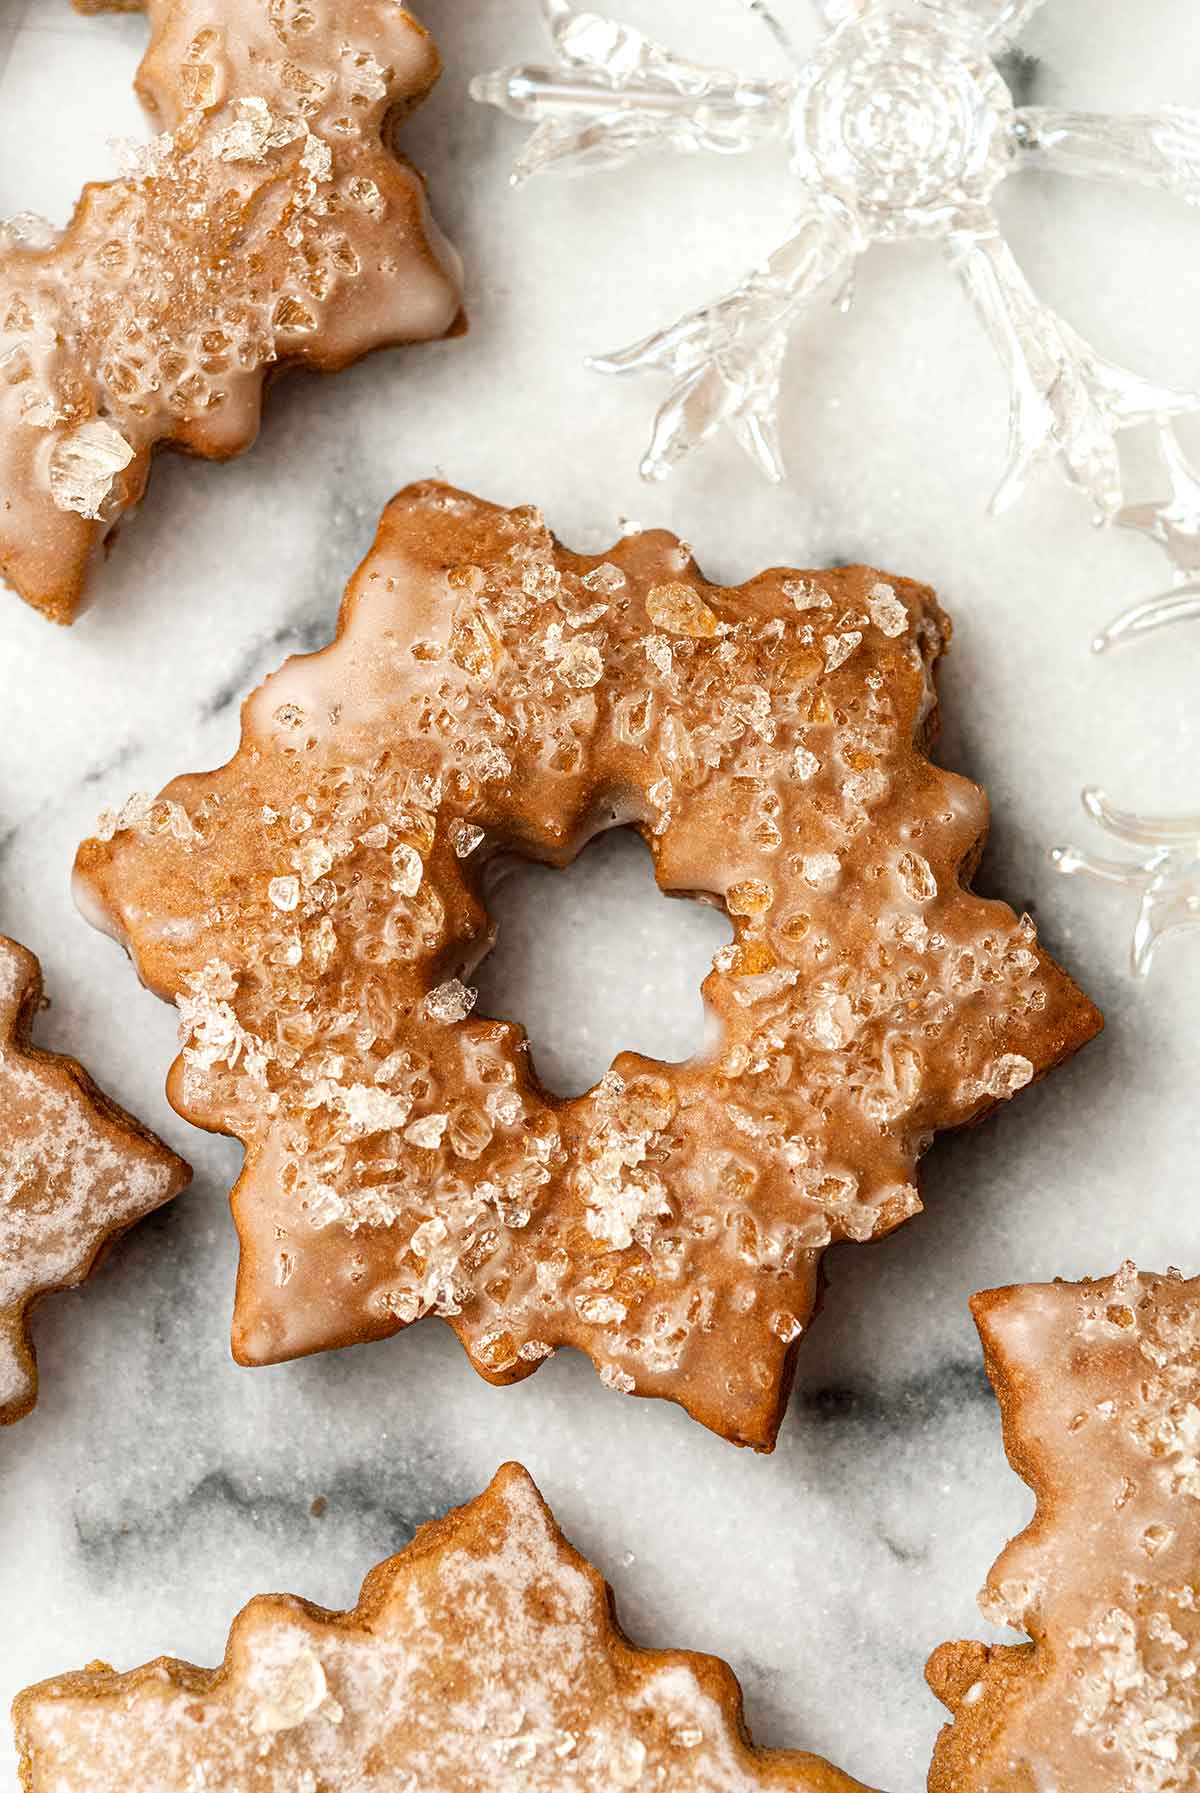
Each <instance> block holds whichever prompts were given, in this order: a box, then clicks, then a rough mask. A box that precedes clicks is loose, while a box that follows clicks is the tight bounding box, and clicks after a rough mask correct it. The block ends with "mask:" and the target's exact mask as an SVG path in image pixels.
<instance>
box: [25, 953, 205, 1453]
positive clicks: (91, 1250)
mask: <svg viewBox="0 0 1200 1793" xmlns="http://www.w3.org/2000/svg"><path fill="white" fill-rule="evenodd" d="M41 1001H42V978H41V972H40V969H39V967H38V962H37V960H36V959H35V958H34V956H33V954H32V953H28V952H26V951H25V949H24V947H22V946H18V945H17V944H16V942H15V941H13V940H6V939H4V938H3V937H2V936H0V1425H7V1424H9V1423H11V1422H12V1421H13V1420H18V1419H22V1418H23V1417H24V1416H25V1414H27V1413H28V1412H29V1410H30V1408H31V1407H32V1406H33V1404H34V1402H35V1401H36V1399H37V1364H36V1362H35V1359H34V1354H33V1343H32V1340H31V1338H30V1334H29V1314H30V1310H31V1309H32V1308H33V1306H34V1305H35V1303H36V1302H37V1301H39V1300H40V1299H41V1297H42V1296H43V1295H45V1294H48V1293H49V1292H50V1291H51V1290H54V1289H68V1288H73V1287H74V1286H75V1284H76V1283H80V1282H82V1281H83V1280H84V1278H85V1277H86V1276H87V1275H88V1274H89V1273H90V1272H91V1270H92V1269H94V1267H95V1265H96V1263H97V1262H98V1261H99V1259H100V1257H101V1256H102V1255H103V1253H104V1251H105V1249H106V1248H107V1247H108V1246H109V1245H110V1244H111V1243H112V1241H113V1240H114V1239H115V1238H117V1237H118V1235H119V1234H121V1233H123V1232H124V1231H125V1229H126V1228H127V1227H129V1226H132V1224H133V1222H134V1221H135V1220H140V1219H141V1218H142V1217H143V1215H146V1214H149V1213H150V1212H151V1210H152V1209H154V1208H159V1207H161V1206H162V1204H163V1203H164V1202H168V1201H170V1200H171V1198H172V1196H175V1195H178V1194H179V1191H180V1190H181V1189H183V1188H184V1187H185V1185H186V1184H187V1183H188V1181H189V1179H190V1177H191V1174H192V1173H191V1171H190V1170H189V1168H188V1166H187V1165H186V1164H185V1163H184V1162H183V1160H182V1159H181V1158H177V1157H176V1156H175V1154H174V1152H171V1151H168V1149H167V1147H166V1146H165V1145H163V1144H162V1142H161V1141H160V1140H157V1139H156V1138H155V1137H154V1135H153V1134H152V1133H150V1132H148V1131H147V1130H146V1128H144V1127H141V1126H139V1125H138V1123H137V1122H136V1121H135V1120H133V1119H132V1118H131V1117H130V1116H129V1115H127V1114H126V1113H124V1111H123V1110H122V1109H120V1108H118V1107H117V1105H116V1103H115V1102H112V1101H110V1100H109V1099H108V1097H107V1096H104V1095H102V1094H101V1092H100V1091H99V1090H98V1089H97V1088H96V1086H95V1084H94V1083H93V1082H92V1080H91V1078H90V1077H89V1076H88V1075H87V1072H86V1071H85V1070H84V1069H83V1067H82V1066H81V1065H79V1064H77V1063H76V1061H75V1060H74V1059H73V1058H62V1057H59V1056H58V1055H57V1054H56V1053H49V1052H41V1051H39V1050H38V1049H37V1048H36V1047H34V1046H31V1045H30V1043H29V1030H30V1027H31V1025H32V1022H33V1017H34V1015H35V1014H36V1013H37V1011H38V1008H39V1007H40V1005H41Z"/></svg>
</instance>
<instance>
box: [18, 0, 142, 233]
mask: <svg viewBox="0 0 1200 1793" xmlns="http://www.w3.org/2000/svg"><path fill="white" fill-rule="evenodd" d="M149 35H150V27H149V24H148V22H147V19H146V16H145V14H144V13H129V12H125V13H114V12H110V13H95V14H89V15H85V14H83V13H79V12H76V11H75V10H74V8H73V7H72V5H71V0H31V3H30V4H29V5H27V6H21V5H19V4H18V5H13V4H11V3H9V4H6V3H5V0H0V218H11V217H13V216H14V215H15V214H17V213H18V212H37V213H39V214H40V215H41V216H42V217H44V218H48V219H49V220H50V222H51V223H52V224H54V225H57V226H58V227H60V228H61V227H62V226H63V225H65V224H66V223H67V221H68V219H69V218H70V216H71V212H72V210H73V209H74V205H75V201H76V200H77V199H78V197H79V194H80V191H81V189H82V187H83V185H84V183H85V182H86V181H106V180H111V179H112V178H113V177H114V175H115V174H116V172H117V164H116V158H115V156H114V154H113V151H112V149H111V148H110V142H111V139H113V138H132V139H133V140H134V141H135V142H137V143H144V142H146V141H147V139H148V138H149V137H150V136H151V135H152V134H153V130H154V127H153V125H151V124H150V123H148V122H147V119H146V115H145V113H144V112H143V111H142V108H141V105H140V104H139V102H138V99H137V96H136V94H135V93H134V91H133V77H134V75H135V74H136V73H137V66H138V63H139V62H140V61H141V59H142V56H143V54H144V52H145V49H146V43H147V39H148V38H149ZM68 115H69V119H70V128H69V129H68V128H67V126H66V124H65V122H64V121H65V119H66V118H67V117H68Z"/></svg>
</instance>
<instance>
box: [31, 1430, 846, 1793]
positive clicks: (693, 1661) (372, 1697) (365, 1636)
mask: <svg viewBox="0 0 1200 1793" xmlns="http://www.w3.org/2000/svg"><path fill="white" fill-rule="evenodd" d="M226 1662H227V1664H228V1665H229V1666H227V1667H226V1668H222V1669H218V1670H215V1671H212V1672H209V1671H204V1670H199V1669H193V1668H190V1667H187V1666H186V1665H182V1664H179V1663H176V1662H167V1663H158V1664H153V1663H152V1664H148V1665H147V1666H146V1667H145V1668H141V1669H135V1670H134V1671H133V1672H132V1673H130V1674H125V1675H118V1674H114V1673H112V1672H111V1671H109V1670H97V1669H94V1668H93V1669H90V1670H85V1671H83V1672H82V1673H80V1674H71V1675H63V1676H60V1677H59V1678H58V1679H56V1680H52V1681H44V1682H43V1683H42V1684H41V1685H40V1686H38V1687H33V1688H30V1689H28V1690H27V1691H26V1692H25V1693H23V1694H20V1695H19V1696H18V1699H17V1702H16V1707H15V1725H16V1733H17V1745H18V1748H19V1749H20V1751H21V1753H22V1757H23V1760H24V1762H25V1764H26V1776H27V1780H26V1785H27V1788H28V1793H55V1790H61V1789H64V1788H66V1787H72V1788H83V1787H86V1788H87V1789H88V1793H129V1789H131V1788H134V1787H137V1788H146V1789H150V1788H153V1789H154V1793H196V1790H197V1789H200V1788H212V1789H216V1788H222V1789H232V1788H235V1787H236V1788H239V1789H245V1790H246V1793H250V1790H251V1789H252V1790H253V1793H316V1789H318V1788H319V1789H320V1793H362V1790H363V1789H364V1788H367V1787H379V1788H380V1789H384V1788H386V1789H387V1790H388V1793H479V1790H480V1789H481V1788H483V1787H486V1788H487V1789H488V1793H566V1790H567V1789H570V1790H571V1793H668V1790H669V1793H768V1789H771V1790H772V1793H866V1789H864V1788H862V1787H860V1786H859V1785H858V1783H857V1782H856V1781H851V1780H850V1779H849V1778H848V1777H847V1776H845V1775H842V1774H840V1773H839V1772H838V1771H837V1770H836V1769H834V1768H831V1767H830V1766H829V1765H828V1764H827V1763H825V1762H822V1761H819V1760H818V1759H817V1758H816V1757H814V1756H809V1755H803V1754H799V1753H793V1752H791V1751H786V1752H779V1751H774V1750H758V1749H755V1747H754V1746H753V1744H752V1743H751V1742H750V1741H749V1739H748V1738H747V1736H746V1733H745V1729H744V1726H743V1724H742V1720H741V1695H740V1692H739V1690H738V1687H737V1683H736V1682H735V1680H734V1678H733V1676H732V1674H731V1673H730V1672H729V1670H728V1669H727V1668H726V1667H725V1665H724V1664H723V1663H718V1662H715V1661H714V1659H713V1658H712V1657H704V1656H692V1655H689V1654H687V1653H685V1652H684V1651H680V1650H671V1651H658V1650H643V1649H638V1648H636V1647H635V1646H633V1645H631V1644H630V1643H628V1642H627V1641H626V1639H625V1637H624V1635H623V1633H622V1632H621V1631H620V1630H619V1629H618V1626H617V1623H616V1620H615V1618H614V1615H613V1612H612V1609H611V1606H610V1602H609V1597H608V1590H607V1589H606V1587H605V1585H604V1583H603V1581H602V1580H601V1579H600V1576H599V1575H598V1574H597V1573H596V1571H595V1570H594V1569H593V1568H592V1567H591V1565H590V1564H588V1563H587V1562H585V1561H584V1559H583V1558H582V1557H581V1556H579V1555H578V1554H577V1552H576V1551H574V1550H573V1549H572V1548H571V1546H570V1545H569V1544H568V1543H567V1541H566V1539H565V1538H564V1537H563V1535H562V1533H561V1532H560V1531H559V1529H558V1527H557V1525H556V1524H555V1523H554V1519H553V1516H552V1515H551V1513H550V1511H549V1509H548V1508H547V1507H546V1506H545V1504H544V1502H543V1501H542V1499H541V1496H540V1495H539V1494H538V1491H537V1489H536V1488H535V1487H534V1485H533V1483H532V1481H531V1480H530V1478H529V1476H528V1475H527V1474H526V1472H525V1471H524V1470H523V1469H521V1468H520V1467H519V1466H518V1465H516V1464H511V1463H510V1464H508V1465H507V1466H506V1467H505V1468H503V1469H502V1470H500V1472H499V1473H498V1475H497V1476H496V1477H495V1479H494V1481H493V1482H492V1485H491V1487H490V1488H489V1489H488V1490H487V1491H486V1493H484V1494H481V1495H480V1496H479V1497H478V1499H476V1500H474V1501H472V1502H471V1503H470V1505H469V1506H466V1507H460V1508H459V1509H458V1510H457V1511H455V1512H453V1513H451V1514H449V1515H448V1516H447V1517H446V1518H445V1519H442V1520H439V1521H437V1522H436V1523H434V1524H432V1525H424V1526H422V1527H421V1528H420V1529H419V1531H418V1533H417V1536H416V1538H415V1539H414V1541H413V1543H412V1544H411V1545H410V1546H409V1548H408V1549H407V1550H405V1551H402V1552H401V1553H400V1555H399V1556H396V1557H393V1558H392V1559H391V1560H390V1561H389V1562H386V1563H384V1564H382V1565H381V1566H380V1567H379V1568H378V1569H376V1570H374V1572H373V1573H372V1574H371V1576H370V1577H369V1578H368V1581H367V1583H366V1587H365V1589H364V1592H363V1595H362V1597H361V1599H360V1601H359V1604H358V1606H357V1607H356V1608H355V1610H354V1611H353V1612H350V1613H345V1614H342V1613H338V1614H325V1613H321V1612H319V1611H318V1610H317V1609H315V1608H312V1607H306V1606H304V1605H303V1604H302V1603H301V1602H300V1601H298V1600H290V1599H287V1598H285V1597H280V1596H278V1595H270V1596H266V1597H264V1598H260V1599H257V1600H255V1601H253V1602H252V1603H251V1604H250V1605H249V1606H248V1607H246V1608H245V1610H244V1611H243V1612H242V1613H241V1614H240V1615H239V1617H238V1618H237V1619H236V1620H235V1621H234V1625H233V1629H232V1632H231V1634H230V1643H229V1652H228V1655H227V1657H226Z"/></svg>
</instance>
